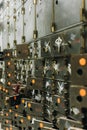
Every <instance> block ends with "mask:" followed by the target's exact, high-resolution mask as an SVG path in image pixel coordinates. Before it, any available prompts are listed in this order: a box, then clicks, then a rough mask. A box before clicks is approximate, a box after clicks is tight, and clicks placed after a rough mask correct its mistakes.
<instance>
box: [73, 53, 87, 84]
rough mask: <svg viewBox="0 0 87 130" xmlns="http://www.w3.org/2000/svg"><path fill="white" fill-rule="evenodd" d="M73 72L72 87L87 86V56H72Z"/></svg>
mask: <svg viewBox="0 0 87 130" xmlns="http://www.w3.org/2000/svg"><path fill="white" fill-rule="evenodd" d="M71 70H72V75H71V81H72V85H87V79H86V77H87V73H86V70H87V54H79V55H72V57H71Z"/></svg>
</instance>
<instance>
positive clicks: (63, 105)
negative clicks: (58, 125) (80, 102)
mask: <svg viewBox="0 0 87 130" xmlns="http://www.w3.org/2000/svg"><path fill="white" fill-rule="evenodd" d="M53 101H54V102H53V108H54V110H56V111H57V112H59V113H61V114H63V115H65V114H66V110H67V111H69V102H68V100H66V102H65V98H64V97H63V96H58V95H54V96H53Z"/></svg>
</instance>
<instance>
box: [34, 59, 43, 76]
mask: <svg viewBox="0 0 87 130" xmlns="http://www.w3.org/2000/svg"><path fill="white" fill-rule="evenodd" d="M43 73H44V61H43V60H35V76H36V77H43Z"/></svg>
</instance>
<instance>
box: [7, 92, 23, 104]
mask: <svg viewBox="0 0 87 130" xmlns="http://www.w3.org/2000/svg"><path fill="white" fill-rule="evenodd" d="M21 98H22V95H14V96H11V97H10V98H9V105H10V106H15V105H19V104H20V103H21Z"/></svg>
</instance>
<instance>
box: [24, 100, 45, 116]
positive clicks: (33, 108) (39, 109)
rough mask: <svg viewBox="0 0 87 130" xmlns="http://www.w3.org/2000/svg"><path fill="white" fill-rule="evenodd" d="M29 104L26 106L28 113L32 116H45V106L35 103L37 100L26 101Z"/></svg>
mask: <svg viewBox="0 0 87 130" xmlns="http://www.w3.org/2000/svg"><path fill="white" fill-rule="evenodd" d="M26 104H27V106H26V107H25V111H26V112H27V114H30V115H32V116H35V117H36V116H38V117H42V116H43V106H42V104H41V103H35V102H29V101H28V102H26Z"/></svg>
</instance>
